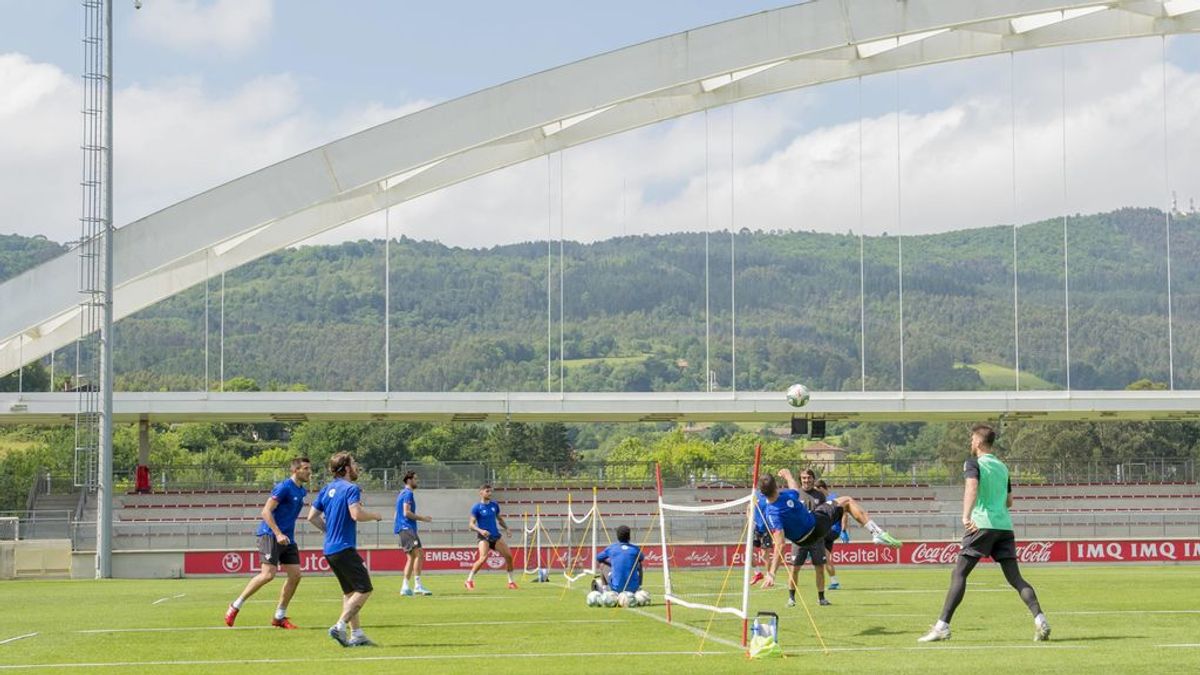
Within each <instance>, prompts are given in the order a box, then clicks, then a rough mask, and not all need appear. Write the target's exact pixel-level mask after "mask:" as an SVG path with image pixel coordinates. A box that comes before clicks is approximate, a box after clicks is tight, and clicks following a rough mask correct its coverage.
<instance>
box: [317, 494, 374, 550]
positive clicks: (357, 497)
mask: <svg viewBox="0 0 1200 675" xmlns="http://www.w3.org/2000/svg"><path fill="white" fill-rule="evenodd" d="M361 501H362V490H361V489H360V488H359V487H358V486H357V485H355V484H354V483H351V482H350V481H348V480H346V479H344V478H338V479H337V480H335V481H333V482H332V483H330V484H329V485H326V486H325V487H323V488H321V492H319V493H318V494H317V498H316V499H314V500H313V503H312V507H313V508H314V509H316V510H318V511H320V512H321V513H324V514H325V546H324V547H323V550H324V551H325V555H333V554H334V553H337V552H338V551H345V550H346V549H348V548H355V547H356V546H357V544H358V523H356V522H354V519H353V518H351V517H350V505H351V504H358V503H359V502H361Z"/></svg>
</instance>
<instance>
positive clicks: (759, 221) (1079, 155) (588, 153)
mask: <svg viewBox="0 0 1200 675" xmlns="http://www.w3.org/2000/svg"><path fill="white" fill-rule="evenodd" d="M1158 49H1159V43H1158V41H1157V40H1153V41H1137V42H1132V43H1114V44H1112V45H1091V46H1087V47H1081V48H1073V50H1072V51H1071V52H1069V53H1068V59H1067V64H1068V65H1067V68H1068V70H1067V89H1066V98H1067V115H1066V120H1065V127H1066V129H1067V163H1066V194H1065V196H1064V186H1063V160H1062V153H1063V138H1062V133H1063V131H1062V130H1063V127H1064V122H1063V115H1062V104H1061V101H1062V94H1063V92H1062V80H1061V73H1062V71H1061V68H1060V63H1061V62H1060V55H1059V54H1058V53H1057V52H1052V51H1051V52H1039V53H1036V54H1033V55H1020V56H1018V62H1017V63H1018V65H1017V67H1016V77H1017V81H1016V94H1017V106H1016V111H1015V113H1016V118H1017V125H1016V169H1017V171H1016V173H1017V177H1016V180H1017V186H1016V187H1017V189H1016V209H1015V210H1014V207H1013V199H1014V196H1013V187H1012V173H1013V172H1012V161H1013V149H1014V146H1013V128H1012V125H1011V121H1010V120H1011V115H1012V111H1011V109H1010V102H1009V84H1008V82H1007V78H1005V80H1004V81H998V82H997V81H992V80H990V79H987V78H983V77H974V78H972V70H971V69H972V68H973V67H975V68H979V69H980V71H986V72H989V73H991V72H993V71H995V70H996V64H995V63H992V64H983V63H977V65H975V66H972V65H971V63H970V62H965V63H964V64H960V65H959V66H956V67H958V68H960V69H961V70H960V72H957V73H946V72H934V71H926V72H924V73H923V72H922V71H914V73H913V74H905V75H904V77H905V78H911V79H905V80H902V83H903V84H902V87H904V88H908V87H911V88H912V91H913V92H916V93H913V94H911V95H912V96H924V95H927V94H926V92H927V91H928V90H929V89H930V88H932V87H933V85H934V84H936V82H934V80H935V79H936V78H943V77H945V76H947V75H949V76H950V77H949V78H947V79H951V80H960V81H962V82H966V83H968V86H966V87H965V93H964V94H963V95H959V96H956V97H952V98H951V99H950V102H949V103H948V104H947V105H946V106H944V107H941V108H936V109H933V110H928V111H926V112H921V113H912V112H902V114H901V115H900V146H901V148H902V150H901V157H900V165H899V171H900V175H901V180H900V183H899V188H900V202H901V206H900V209H901V216H900V218H901V220H902V223H901V225H898V224H897V157H896V143H897V140H896V137H897V130H896V115H895V114H894V113H885V114H882V115H876V116H870V117H867V118H865V119H864V120H863V124H862V133H863V150H864V152H863V166H862V171H863V190H862V192H863V204H862V207H863V214H864V215H863V222H862V225H861V226H860V223H859V216H858V209H859V201H858V200H859V163H858V152H859V123H858V119H857V116H856V114H854V110H856V104H855V103H854V101H853V100H851V101H849V102H847V101H838V100H832V101H826V102H825V104H826V105H829V106H830V107H831V109H832V112H833V113H836V112H838V111H839V110H840V111H841V112H843V113H844V112H847V111H849V113H851V114H849V115H843V116H842V121H836V120H835V121H833V122H832V123H828V124H826V125H824V126H819V127H817V128H814V129H810V130H807V131H803V132H801V133H798V134H797V133H796V132H795V131H794V129H795V127H796V119H797V118H799V117H803V116H805V115H806V114H816V113H817V112H819V111H811V110H809V107H810V106H811V102H807V103H806V102H802V101H799V100H798V99H796V98H795V97H790V98H788V97H780V98H777V99H764V100H762V101H758V102H753V103H749V104H742V105H739V106H738V107H737V110H736V112H735V119H736V128H735V140H734V143H735V157H736V159H735V162H736V171H735V176H734V190H735V194H736V202H735V210H736V215H735V219H736V221H735V222H736V226H737V227H738V228H741V227H749V228H751V229H759V228H762V229H804V230H808V229H815V230H820V231H831V232H846V231H847V230H854V231H865V232H867V233H868V234H879V233H882V232H885V231H886V232H889V233H893V234H894V233H896V232H897V231H900V229H901V227H902V229H903V232H905V233H909V234H912V233H923V232H937V231H945V230H951V229H959V228H964V227H983V226H990V225H995V224H1000V223H1009V222H1013V220H1014V219H1015V220H1016V222H1019V223H1024V222H1030V221H1034V220H1038V219H1042V218H1052V217H1057V216H1060V215H1062V213H1063V212H1064V210H1066V211H1067V212H1069V213H1076V212H1080V213H1090V212H1098V211H1105V210H1110V209H1114V208H1118V207H1121V206H1157V207H1162V206H1163V205H1164V204H1165V203H1166V194H1167V189H1166V187H1165V186H1164V182H1163V132H1162V124H1163V117H1162V113H1163V108H1162V105H1163V91H1162V75H1163V73H1162V64H1161V61H1160V59H1159V51H1158ZM1006 58H1007V57H1006ZM1186 65H1187V66H1189V67H1188V68H1186V69H1185V68H1181V67H1180V66H1179V65H1177V64H1168V77H1169V84H1168V103H1167V112H1168V120H1167V124H1168V128H1169V132H1170V133H1169V142H1168V148H1169V149H1168V155H1169V165H1170V168H1169V170H1170V183H1171V189H1174V190H1177V191H1178V192H1179V194H1180V198H1181V202H1182V203H1184V204H1186V200H1187V197H1188V196H1196V197H1198V198H1200V153H1197V152H1195V149H1196V148H1198V147H1200V127H1198V126H1197V125H1195V124H1193V123H1192V121H1193V120H1195V119H1198V118H1200V73H1197V72H1196V70H1197V68H1196V66H1197V64H1195V63H1189V64H1186ZM1000 72H1002V73H1006V72H1007V64H1005V66H1004V68H1003V69H1000ZM975 74H976V75H978V72H976V73H975ZM885 77H887V78H888V79H887V80H883V81H882V88H883V89H888V88H890V87H891V86H892V84H891V79H890V78H891V77H892V76H890V75H889V76H885ZM853 92H854V89H853V88H850V89H849V90H848V91H847V90H845V89H842V90H839V96H843V97H845V95H846V94H849V96H850V97H851V98H853ZM904 93H905V91H904V90H903V89H902V95H903V94H904ZM930 96H932V95H930ZM928 100H929V99H924V100H920V101H916V103H922V104H926V106H927V103H928ZM934 100H936V99H934ZM905 107H907V106H905V105H904V104H903V103H902V108H905ZM832 116H833V117H836V115H832ZM847 117H849V118H850V119H846V118H847ZM709 122H710V133H709V136H708V138H709V144H710V151H709V156H710V162H709V181H708V187H707V188H706V186H705V178H704V145H705V133H704V119H703V116H702V115H694V116H691V117H688V118H684V119H681V120H677V121H674V122H668V123H664V124H660V125H657V126H655V127H652V128H648V129H643V130H639V131H635V132H632V133H628V134H624V135H623V136H620V137H615V138H610V139H606V140H603V141H599V142H596V143H592V144H589V145H587V146H583V147H579V148H574V149H572V150H569V151H568V152H567V153H565V160H564V163H565V167H566V168H565V172H566V174H565V176H564V178H563V190H564V193H565V206H564V209H565V216H564V220H565V227H564V230H565V232H564V233H565V236H566V238H568V239H576V240H584V241H588V240H595V239H600V238H605V237H609V236H614V235H619V234H622V233H630V234H638V233H660V232H673V231H681V230H682V231H700V230H703V229H704V228H705V223H706V222H707V223H708V227H711V228H712V229H725V228H728V227H729V222H730V215H729V212H730V206H729V190H730V178H729V158H728V157H729V139H728V135H729V131H728V124H729V123H728V112H727V111H714V112H712V113H710V119H709ZM556 166H557V165H556V164H554V163H553V162H552V167H556ZM552 176H553V182H554V184H553V187H552V194H553V200H557V198H558V186H557V181H558V177H557V169H556V168H555V169H553V171H552ZM546 183H547V179H546V167H545V160H544V159H539V160H535V161H533V162H529V163H527V164H525V165H522V166H519V167H515V168H512V169H508V170H505V171H502V172H498V173H496V174H493V175H490V176H485V177H481V178H478V179H475V180H473V181H470V182H469V183H465V184H462V185H459V186H456V187H452V188H449V189H447V190H444V191H442V192H441V193H437V194H433V195H427V196H425V197H422V198H420V199H418V200H415V201H414V202H411V203H409V204H406V205H403V206H402V207H400V208H398V209H397V211H396V214H398V215H396V214H394V215H393V218H394V221H393V222H397V221H399V222H403V226H402V227H403V229H402V231H403V232H404V233H406V234H408V235H409V236H413V237H418V238H430V239H440V240H442V241H446V242H447V243H452V244H458V245H490V244H495V243H502V242H511V241H521V240H529V239H537V238H544V237H545V236H546V233H547V206H546V199H547V192H546V190H547V186H546ZM706 196H707V202H708V208H709V214H708V216H707V221H706V214H705V206H706ZM555 203H557V202H556V201H555ZM623 204H624V207H623V206H622V205H623ZM623 213H624V216H623V215H622V214H623ZM550 217H551V220H552V223H553V225H552V227H551V232H552V233H553V235H554V236H555V237H557V236H558V231H559V230H558V212H557V207H555V208H554V209H552V212H551V216H550Z"/></svg>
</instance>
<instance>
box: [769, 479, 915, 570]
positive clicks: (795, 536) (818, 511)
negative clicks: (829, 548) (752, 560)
mask: <svg viewBox="0 0 1200 675" xmlns="http://www.w3.org/2000/svg"><path fill="white" fill-rule="evenodd" d="M778 475H779V477H780V478H782V479H783V480H784V481H786V483H787V489H783V490H781V489H779V484H778V483H777V482H776V481H775V476H771V475H766V476H763V477H762V478H760V479H759V481H758V491H759V492H760V493H762V495H763V496H764V497H766V498H767V513H766V516H767V527H768V529H770V530H771V538H772V539H773V542H772V543H773V545H774V546H773V551H772V553H771V562H770V564H768V565H767V573H766V576H765V578H764V579H763V582H762V587H763V588H770V587H772V586H774V585H775V572H776V571H777V570H778V569H779V563H780V561H782V560H783V544H784V542H785V541H790V542H792V543H793V544H795V545H796V546H799V547H801V548H804V547H806V546H809V545H811V544H814V543H819V542H821V541H822V540H823V539H824V538H825V535H827V534H829V530H830V529H832V528H833V524H834V523H835V522H840V521H841V519H842V516H843V515H844V514H845V513H849V514H850V517H852V518H854V519H855V520H857V521H858V522H859V524H861V525H862V526H863V527H865V528H867V530H868V531H869V532H870V533H871V534H872V535H874V541H875V543H876V544H885V545H887V546H893V547H899V546H900V544H901V542H900V540H899V539H896V538H895V537H893V536H892V535H890V534H888V533H887V532H885V531H884V530H883V528H881V527H879V526H878V525H876V524H875V521H874V520H871V515H870V514H869V513H867V511H866V509H864V508H863V507H862V506H860V505H859V504H858V502H857V501H855V500H854V498H853V497H845V496H843V497H838V498H837V499H833V500H829V501H826V502H824V503H822V504H819V505H817V506H816V508H814V509H813V510H811V511H810V510H809V509H808V507H806V506H805V505H804V500H802V499H801V498H800V484H799V483H797V482H796V478H795V477H794V476H792V472H791V471H788V470H787V469H780V470H779V473H778ZM789 567H791V572H792V573H791V578H790V581H789V583H790V584H791V585H790V588H791V589H793V590H794V589H795V588H796V576H797V573H798V572H799V569H800V568H798V567H793V566H791V565H789Z"/></svg>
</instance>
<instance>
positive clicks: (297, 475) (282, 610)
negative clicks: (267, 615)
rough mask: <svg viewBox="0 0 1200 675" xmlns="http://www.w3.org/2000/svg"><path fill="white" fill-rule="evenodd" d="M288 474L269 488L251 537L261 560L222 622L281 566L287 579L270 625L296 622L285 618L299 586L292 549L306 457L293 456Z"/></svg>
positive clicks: (228, 622)
mask: <svg viewBox="0 0 1200 675" xmlns="http://www.w3.org/2000/svg"><path fill="white" fill-rule="evenodd" d="M290 468H291V472H292V475H291V476H290V477H289V478H286V479H284V480H282V481H279V483H278V484H276V485H275V487H274V488H273V489H272V490H271V496H270V497H267V503H266V504H264V505H263V508H262V522H260V523H259V524H258V529H257V530H255V532H254V536H255V537H257V539H258V555H259V557H260V558H261V559H262V568H261V570H260V571H259V573H258V574H256V575H254V577H253V578H251V579H250V582H249V583H247V584H246V588H245V590H243V591H242V594H241V595H239V596H238V597H237V599H236V600H234V601H233V603H232V604H230V605H229V609H227V610H225V625H226V626H230V627H232V626H233V622H234V621H236V620H237V615H238V612H239V611H241V609H242V604H243V603H244V602H246V601H247V600H249V599H250V596H252V595H254V594H255V593H257V592H258V590H259V589H260V588H262V587H263V586H266V585H267V584H269V583H271V580H272V579H274V578H275V575H276V574H277V573H278V572H279V568H280V567H282V568H283V571H284V572H286V573H287V581H285V582H283V588H281V589H279V606H278V607H276V608H275V618H273V619H271V625H272V626H275V627H276V628H286V629H289V630H291V629H294V628H296V624H294V623H292V622H291V621H289V620H288V618H287V608H288V603H289V602H291V601H292V596H293V595H295V593H296V587H297V586H299V585H300V550H299V549H298V548H296V517H297V516H299V515H300V510H301V509H303V508H304V498H305V497H306V496H308V490H307V489H306V488H305V487H304V486H305V484H306V483H308V479H309V478H310V477H311V476H312V465H311V464H310V463H309V461H308V458H307V457H296V458H295V459H293V460H292V461H291V466H290Z"/></svg>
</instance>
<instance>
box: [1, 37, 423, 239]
mask: <svg viewBox="0 0 1200 675" xmlns="http://www.w3.org/2000/svg"><path fill="white" fill-rule="evenodd" d="M0 90H2V91H5V92H8V93H7V94H6V96H5V97H3V99H0V101H2V103H0V184H2V185H4V189H3V190H0V232H5V233H8V232H15V233H19V234H25V235H32V234H43V235H45V236H47V237H50V238H51V239H54V240H57V241H67V240H71V239H75V238H77V237H78V229H79V226H78V218H79V172H80V162H81V156H80V151H79V143H80V138H79V133H80V124H81V121H80V116H79V102H80V100H81V97H82V93H81V89H80V85H79V82H78V80H77V79H75V78H73V77H71V76H68V75H67V74H65V73H63V72H62V71H61V70H60V69H58V68H57V67H55V66H52V65H46V64H40V63H35V62H32V61H31V60H30V59H29V58H27V57H25V56H22V55H19V54H7V55H0ZM427 105H428V102H426V101H416V102H413V103H410V104H407V105H404V106H401V107H395V108H391V107H386V106H383V105H380V104H374V103H373V104H366V105H364V106H361V107H358V106H355V107H350V108H348V109H346V110H345V111H343V112H341V113H340V114H337V115H335V116H334V117H333V118H332V119H322V118H321V117H320V116H318V115H316V114H314V113H312V112H311V111H310V109H309V108H308V107H307V106H305V104H304V96H303V91H302V90H301V88H300V87H299V85H298V84H297V83H296V80H295V79H294V78H293V77H291V76H288V75H278V76H273V77H264V78H259V79H255V80H252V81H250V82H247V83H246V84H244V85H243V86H241V87H240V88H238V89H237V90H236V91H233V92H231V93H229V94H227V95H214V94H213V93H212V92H211V91H209V90H208V89H206V87H205V86H204V83H203V82H202V81H200V80H199V79H196V78H183V79H178V80H175V81H172V82H169V83H166V84H163V85H160V86H154V87H146V86H140V85H138V86H131V87H128V88H124V89H119V90H118V91H117V92H116V101H115V112H116V119H115V129H114V135H115V142H116V148H117V150H116V153H115V161H116V164H115V166H114V171H115V181H116V184H115V186H114V189H115V197H114V202H115V208H116V212H115V214H114V216H115V220H116V223H117V225H118V226H120V225H123V224H125V223H128V222H130V221H132V220H134V219H137V218H139V217H142V216H144V215H146V214H148V213H151V212H153V211H156V210H159V209H162V208H164V207H167V206H170V205H171V204H174V203H176V202H178V201H180V200H183V199H186V198H187V197H190V196H192V195H194V194H197V193H199V192H201V191H203V190H206V189H208V188H211V187H213V186H215V185H219V184H221V183H224V182H226V181H229V180H232V179H234V178H237V177H238V176H241V175H244V174H246V173H249V172H251V171H254V170H257V169H260V168H262V167H264V166H267V165H269V164H272V163H274V162H278V161H280V160H283V159H286V158H288V157H290V156H292V155H295V154H298V153H300V152H303V151H305V150H308V149H309V148H312V147H314V146H317V145H320V144H322V143H327V142H329V141H331V140H333V139H335V138H339V137H341V136H344V135H346V134H349V133H352V132H355V131H359V130H361V129H364V128H366V127H369V126H371V125H373V124H378V123H379V122H382V121H386V120H388V119H392V118H394V117H397V116H400V115H403V114H407V113H409V112H412V111H413V110H416V109H419V108H423V107H426V106H427Z"/></svg>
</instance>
